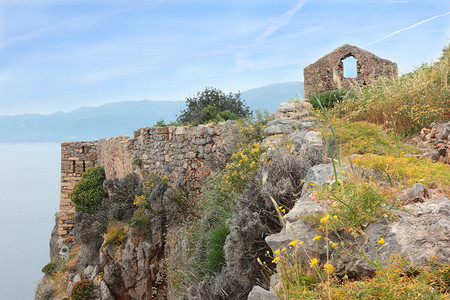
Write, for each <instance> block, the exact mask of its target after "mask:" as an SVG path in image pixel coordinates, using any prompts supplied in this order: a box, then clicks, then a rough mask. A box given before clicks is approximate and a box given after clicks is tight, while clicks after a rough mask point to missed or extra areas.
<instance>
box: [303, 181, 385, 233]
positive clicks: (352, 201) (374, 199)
mask: <svg viewBox="0 0 450 300" xmlns="http://www.w3.org/2000/svg"><path fill="white" fill-rule="evenodd" d="M347 176H351V175H349V174H347ZM317 197H318V198H319V199H322V200H325V201H328V204H329V206H328V214H326V215H325V216H324V215H320V214H319V215H315V216H311V219H312V222H313V224H315V225H316V226H317V227H318V229H319V230H320V231H322V232H324V231H325V230H326V226H328V229H331V230H333V231H339V230H342V229H346V228H347V229H348V228H360V229H363V228H365V227H366V226H368V225H369V224H371V223H374V222H376V221H377V220H378V219H379V218H380V217H382V216H384V215H390V210H389V206H388V205H389V201H388V199H387V197H386V195H384V194H383V193H381V192H380V190H379V188H378V186H377V184H376V183H374V182H372V181H371V180H363V181H362V182H356V180H355V181H352V180H349V181H344V182H342V184H341V185H338V186H335V185H330V186H326V187H318V190H317ZM330 215H331V216H332V218H330Z"/></svg>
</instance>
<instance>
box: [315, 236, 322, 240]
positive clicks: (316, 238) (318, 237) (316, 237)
mask: <svg viewBox="0 0 450 300" xmlns="http://www.w3.org/2000/svg"><path fill="white" fill-rule="evenodd" d="M321 237H322V236H321V235H316V236H315V237H314V238H313V241H315V240H318V239H320V238H321Z"/></svg>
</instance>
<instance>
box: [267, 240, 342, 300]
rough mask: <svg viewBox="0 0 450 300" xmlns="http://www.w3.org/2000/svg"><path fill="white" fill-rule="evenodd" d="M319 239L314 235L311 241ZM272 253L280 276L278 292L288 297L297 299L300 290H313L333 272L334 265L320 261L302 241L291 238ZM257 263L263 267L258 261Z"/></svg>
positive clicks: (315, 241)
mask: <svg viewBox="0 0 450 300" xmlns="http://www.w3.org/2000/svg"><path fill="white" fill-rule="evenodd" d="M321 239H323V238H322V236H320V235H316V236H315V237H314V238H313V239H312V241H313V242H314V243H318V242H319V240H321ZM273 253H274V257H273V259H272V263H274V264H276V265H277V269H278V272H279V274H280V278H281V289H280V291H278V292H279V293H280V294H283V295H284V297H286V298H288V299H299V298H298V297H300V295H299V292H300V291H301V292H304V291H308V290H313V289H314V288H315V287H316V286H317V284H321V283H324V282H325V281H327V280H329V276H330V275H333V274H334V266H333V265H332V264H331V263H330V262H329V261H328V260H327V261H325V262H322V263H321V262H320V261H319V258H318V255H317V254H314V253H311V251H309V250H308V249H307V248H306V247H305V246H304V242H303V241H299V240H293V241H291V242H290V243H289V244H287V246H286V247H283V248H280V249H276V250H275V251H274V252H273ZM258 263H259V264H260V265H262V266H263V267H265V265H264V264H263V263H261V262H260V261H258ZM300 298H302V297H300Z"/></svg>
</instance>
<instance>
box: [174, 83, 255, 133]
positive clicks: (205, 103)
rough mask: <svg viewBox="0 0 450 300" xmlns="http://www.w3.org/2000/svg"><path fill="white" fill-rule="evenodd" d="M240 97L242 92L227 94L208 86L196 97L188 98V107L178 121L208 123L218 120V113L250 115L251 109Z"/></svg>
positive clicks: (239, 116) (231, 115)
mask: <svg viewBox="0 0 450 300" xmlns="http://www.w3.org/2000/svg"><path fill="white" fill-rule="evenodd" d="M240 97H241V95H240V93H236V94H233V93H230V94H229V95H225V94H224V93H223V92H222V91H221V90H218V89H215V88H206V89H205V90H204V91H203V92H198V93H197V94H196V95H195V96H194V97H188V98H186V105H187V107H186V109H185V110H183V111H181V115H180V116H178V118H177V121H178V122H179V123H184V124H199V123H207V122H210V121H216V120H215V117H216V116H217V115H219V117H220V118H224V117H232V118H234V116H236V117H237V118H245V117H247V116H249V115H250V109H249V108H248V106H246V105H245V102H244V101H243V100H241V98H240ZM226 111H229V112H226ZM222 112H226V113H222ZM221 113H222V114H221Z"/></svg>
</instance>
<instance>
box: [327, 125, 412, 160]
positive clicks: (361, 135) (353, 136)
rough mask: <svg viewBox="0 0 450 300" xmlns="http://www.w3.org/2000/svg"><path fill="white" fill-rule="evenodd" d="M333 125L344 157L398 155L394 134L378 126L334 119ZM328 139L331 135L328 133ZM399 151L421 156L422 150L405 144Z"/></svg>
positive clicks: (401, 145)
mask: <svg viewBox="0 0 450 300" xmlns="http://www.w3.org/2000/svg"><path fill="white" fill-rule="evenodd" d="M331 123H332V124H333V127H334V129H335V133H336V138H337V140H338V141H339V146H340V150H341V152H342V155H345V156H349V155H352V154H377V155H383V154H385V155H394V154H397V149H396V145H395V139H394V137H393V134H392V132H390V133H389V132H388V133H387V132H385V131H383V130H382V127H381V126H379V125H376V124H372V123H368V122H364V121H360V122H346V121H344V120H342V119H338V118H333V119H331ZM327 138H328V139H330V138H331V134H329V133H327ZM399 150H400V151H401V152H404V153H410V154H419V153H420V150H418V149H417V148H415V147H413V146H410V145H408V144H405V143H399Z"/></svg>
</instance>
